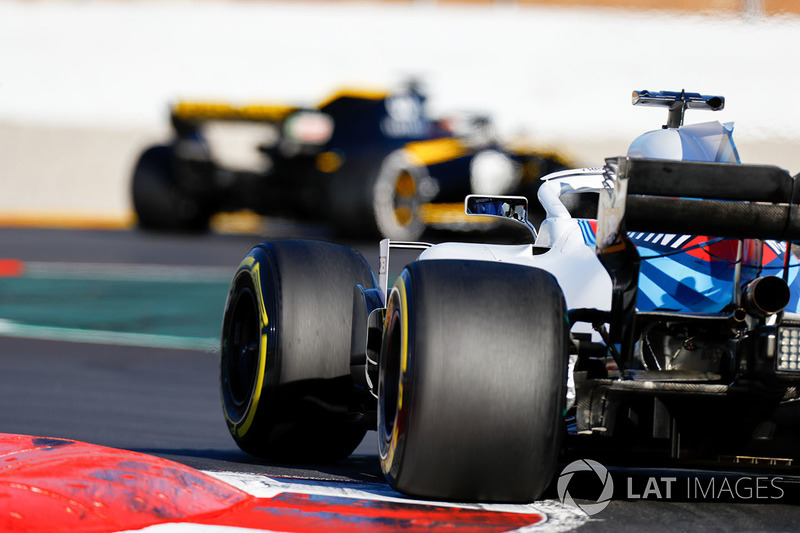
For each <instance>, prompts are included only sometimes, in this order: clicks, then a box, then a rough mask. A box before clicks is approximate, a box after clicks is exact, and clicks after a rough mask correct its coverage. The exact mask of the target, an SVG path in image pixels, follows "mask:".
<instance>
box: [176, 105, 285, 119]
mask: <svg viewBox="0 0 800 533" xmlns="http://www.w3.org/2000/svg"><path fill="white" fill-rule="evenodd" d="M297 110H298V108H297V107H294V106H289V105H274V104H247V105H242V106H237V105H232V104H229V103H226V102H211V101H205V102H204V101H196V102H193V101H180V102H176V103H174V104H173V105H172V107H171V109H170V113H171V115H172V120H173V121H175V120H179V121H190V122H191V121H197V122H200V121H204V120H243V121H254V122H280V121H282V120H284V119H285V118H286V117H288V116H289V115H290V114H292V113H293V112H295V111H297Z"/></svg>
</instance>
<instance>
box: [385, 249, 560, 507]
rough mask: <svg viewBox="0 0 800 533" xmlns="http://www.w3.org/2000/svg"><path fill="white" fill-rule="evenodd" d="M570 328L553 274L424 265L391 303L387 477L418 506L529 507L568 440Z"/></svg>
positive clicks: (405, 276)
mask: <svg viewBox="0 0 800 533" xmlns="http://www.w3.org/2000/svg"><path fill="white" fill-rule="evenodd" d="M566 342H567V321H566V313H565V306H564V299H563V296H562V292H561V289H560V287H559V286H558V284H557V282H556V281H555V278H553V276H551V275H550V274H549V273H547V272H545V271H543V270H539V269H534V268H529V267H523V266H518V265H509V264H504V263H490V262H479V261H453V260H449V261H448V260H442V261H435V260H430V261H418V262H415V263H412V264H410V265H409V266H408V267H407V268H406V269H405V270H404V271H403V273H402V274H401V276H400V277H399V278H398V279H397V281H396V282H395V284H394V287H393V288H392V290H391V293H390V295H389V302H388V309H387V316H386V323H385V327H384V335H383V342H382V347H381V357H380V363H379V380H378V382H379V385H378V389H379V390H378V439H379V448H380V461H381V468H382V470H383V472H384V474H385V475H386V477H387V479H388V481H389V483H390V485H391V486H392V487H394V488H395V489H397V490H399V491H401V492H404V493H407V494H410V495H414V496H419V497H424V498H434V499H444V500H460V501H482V502H529V501H532V500H535V499H537V498H539V497H540V496H541V494H542V492H543V491H544V490H545V489H546V488H547V486H548V485H549V483H550V482H551V480H552V478H553V475H554V471H555V467H556V459H557V455H558V452H559V448H560V443H561V439H562V435H563V410H564V406H565V397H566V359H567V346H566Z"/></svg>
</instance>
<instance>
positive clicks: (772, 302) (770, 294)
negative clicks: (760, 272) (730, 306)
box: [742, 276, 792, 318]
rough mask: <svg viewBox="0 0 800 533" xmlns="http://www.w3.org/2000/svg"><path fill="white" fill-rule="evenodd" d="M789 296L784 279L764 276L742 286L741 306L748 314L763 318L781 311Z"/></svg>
mask: <svg viewBox="0 0 800 533" xmlns="http://www.w3.org/2000/svg"><path fill="white" fill-rule="evenodd" d="M791 296H792V293H791V291H790V290H789V285H787V283H786V281H784V280H783V279H781V278H779V277H777V276H764V277H761V278H756V279H754V280H753V281H751V282H749V283H748V284H747V285H745V286H744V288H743V289H742V306H743V307H744V308H745V310H747V312H748V313H749V314H750V315H752V316H755V317H758V318H765V317H768V316H769V315H774V314H775V313H780V312H781V311H783V309H784V308H785V307H786V306H787V305H788V303H789V298H791Z"/></svg>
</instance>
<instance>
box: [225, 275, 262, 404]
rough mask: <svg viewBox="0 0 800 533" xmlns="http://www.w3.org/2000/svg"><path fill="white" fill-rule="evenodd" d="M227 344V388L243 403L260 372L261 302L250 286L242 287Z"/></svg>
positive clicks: (234, 306) (238, 402)
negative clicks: (259, 319)
mask: <svg viewBox="0 0 800 533" xmlns="http://www.w3.org/2000/svg"><path fill="white" fill-rule="evenodd" d="M229 327H230V329H229V332H230V333H229V340H228V343H227V344H226V350H225V351H226V354H225V355H226V357H225V358H224V361H225V363H226V367H227V368H226V369H223V370H227V372H226V373H227V376H228V379H227V388H228V392H229V395H230V398H231V400H232V401H233V404H234V405H235V406H236V407H239V408H241V407H243V406H245V405H246V404H247V402H248V401H249V400H250V397H251V396H252V391H253V386H254V385H255V380H256V376H257V373H258V368H257V367H258V350H259V344H258V342H259V323H258V304H257V303H256V298H255V295H254V294H253V291H252V290H251V289H250V288H249V287H244V288H242V289H240V290H239V292H238V293H237V295H236V300H235V302H234V305H233V312H232V314H231V320H230V325H229Z"/></svg>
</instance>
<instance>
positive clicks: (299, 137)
mask: <svg viewBox="0 0 800 533" xmlns="http://www.w3.org/2000/svg"><path fill="white" fill-rule="evenodd" d="M283 133H284V135H285V136H286V138H287V139H289V140H291V141H294V142H297V143H301V144H314V145H321V144H325V143H326V142H328V141H329V140H330V139H331V136H332V135H333V119H332V118H331V117H330V116H329V115H326V114H325V113H320V112H318V111H298V112H297V113H295V114H293V115H292V116H290V117H289V118H287V119H286V122H285V123H284V125H283Z"/></svg>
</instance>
